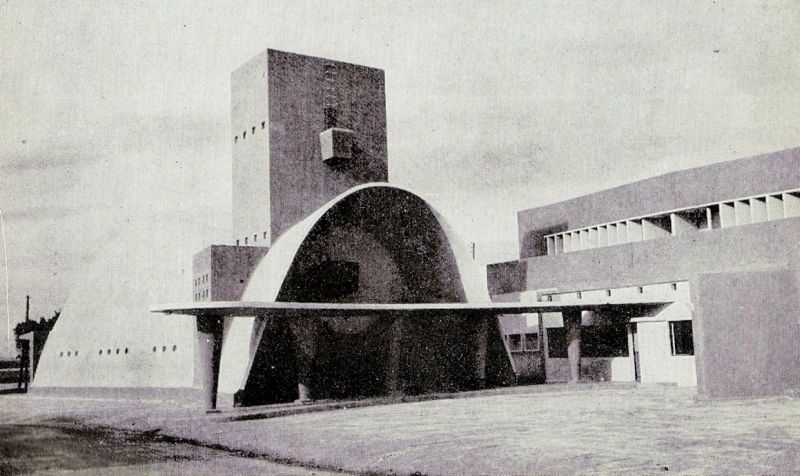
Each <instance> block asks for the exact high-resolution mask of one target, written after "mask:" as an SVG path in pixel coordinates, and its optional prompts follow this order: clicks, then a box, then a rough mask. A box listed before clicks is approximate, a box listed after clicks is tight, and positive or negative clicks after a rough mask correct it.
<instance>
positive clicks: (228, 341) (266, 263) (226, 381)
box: [219, 183, 490, 394]
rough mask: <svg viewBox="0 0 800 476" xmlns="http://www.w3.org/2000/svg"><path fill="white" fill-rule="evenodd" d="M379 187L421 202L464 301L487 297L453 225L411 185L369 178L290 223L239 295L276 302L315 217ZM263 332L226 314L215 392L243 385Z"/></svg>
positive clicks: (249, 319)
mask: <svg viewBox="0 0 800 476" xmlns="http://www.w3.org/2000/svg"><path fill="white" fill-rule="evenodd" d="M382 190H386V191H387V192H392V193H397V192H400V193H402V194H404V195H406V196H407V197H409V198H413V199H415V200H418V201H420V202H421V203H424V204H425V206H426V207H427V209H428V211H429V212H431V214H432V215H433V216H434V217H435V219H436V223H432V225H435V226H438V227H439V228H440V229H441V230H442V231H443V233H444V236H445V238H446V240H447V242H448V243H449V246H450V250H451V252H452V253H453V257H454V259H455V264H456V268H457V271H458V274H459V278H460V281H461V286H462V288H463V292H464V297H465V299H466V301H467V302H470V303H488V302H490V299H489V293H488V290H487V286H486V275H485V273H483V272H482V271H481V269H480V268H479V267H478V266H477V264H476V263H475V261H474V260H473V259H472V257H471V256H470V253H469V251H468V249H467V248H466V246H464V244H463V243H462V242H461V241H460V239H459V238H458V236H457V235H456V233H455V231H454V230H453V228H452V227H451V226H450V225H449V224H448V223H447V222H446V221H445V219H444V218H443V217H442V216H441V215H440V214H439V213H438V212H437V211H436V210H435V209H434V208H433V207H432V206H431V205H430V204H429V203H428V202H427V201H425V200H424V199H422V198H421V197H419V196H418V195H416V194H415V193H413V192H411V191H410V190H407V189H405V188H402V187H397V186H394V185H388V184H386V183H368V184H364V185H360V186H357V187H353V188H351V189H350V190H348V191H346V192H344V193H342V194H341V195H339V196H337V197H336V198H334V199H333V200H331V201H329V202H328V203H326V204H325V205H323V206H322V207H320V208H319V209H318V210H317V211H315V212H314V213H313V214H311V215H309V216H308V217H306V218H305V219H304V220H302V221H300V222H299V223H297V224H295V225H294V226H292V227H291V228H290V229H288V230H287V231H286V232H285V233H284V234H283V235H281V237H280V238H279V239H278V240H277V241H276V242H275V244H274V245H273V246H272V248H270V250H269V252H268V253H267V254H266V256H265V257H264V259H263V260H262V261H261V263H259V265H258V267H257V268H256V270H255V271H254V272H253V274H252V276H251V278H250V281H249V282H248V284H247V289H246V290H245V292H244V294H243V296H242V301H265V302H275V301H276V300H277V299H278V295H279V293H280V291H281V287H282V286H283V283H284V281H285V279H286V277H287V275H288V273H289V270H290V268H291V266H292V264H293V262H294V260H295V258H296V257H297V254H298V251H299V250H300V247H301V246H302V245H303V244H304V243H305V242H306V240H307V239H308V238H309V235H310V234H311V233H312V231H313V230H314V227H315V226H316V225H317V224H318V223H319V221H320V220H321V219H322V218H323V217H324V216H325V215H326V214H328V213H330V212H331V211H333V210H334V209H335V208H336V207H339V206H342V205H343V204H344V203H345V202H347V201H348V200H349V199H353V198H355V197H356V196H358V195H359V194H363V193H364V192H365V191H370V192H374V191H378V192H380V191H382ZM398 226H402V224H401V223H398ZM262 332H263V327H262V326H259V325H257V322H256V319H255V318H253V317H240V318H235V319H228V320H227V322H226V326H225V334H224V337H223V344H222V358H221V362H220V379H219V393H221V394H233V393H235V392H237V391H238V390H240V389H243V388H244V386H245V384H246V381H247V376H248V374H249V370H250V366H251V365H252V362H253V358H254V356H255V353H256V350H257V347H258V343H259V341H260V339H261V333H262Z"/></svg>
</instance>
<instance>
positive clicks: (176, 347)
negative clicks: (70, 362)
mask: <svg viewBox="0 0 800 476" xmlns="http://www.w3.org/2000/svg"><path fill="white" fill-rule="evenodd" d="M177 350H178V346H177V345H173V346H172V351H173V352H176V351H177ZM157 351H158V346H155V345H154V346H153V352H157ZM166 351H167V346H165V345H164V346H161V352H166ZM115 353H116V354H119V349H116V352H115ZM123 353H124V354H127V353H128V348H127V347H125V349H124V350H123ZM97 355H103V349H100V350H99V351H98V352H97ZM106 355H111V349H106ZM72 356H75V357H77V356H78V351H77V350H76V351H74V352H73V351H71V350H68V351H67V357H72ZM59 357H64V352H63V351H62V352H61V353H60V354H59Z"/></svg>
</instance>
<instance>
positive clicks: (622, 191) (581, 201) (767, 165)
mask: <svg viewBox="0 0 800 476" xmlns="http://www.w3.org/2000/svg"><path fill="white" fill-rule="evenodd" d="M777 171H780V173H776V172H777ZM799 186H800V148H795V149H787V150H783V151H779V152H773V153H770V154H765V155H761V156H757V157H751V158H746V159H739V160H733V161H727V162H720V163H717V164H712V165H708V166H705V167H698V168H693V169H688V170H681V171H678V172H673V173H669V174H665V175H660V176H657V177H653V178H649V179H646V180H642V181H639V182H634V183H630V184H626V185H623V186H620V187H615V188H611V189H608V190H603V191H601V192H597V193H593V194H590V195H585V196H582V197H577V198H573V199H571V200H567V201H564V202H559V203H555V204H552V205H547V206H543V207H538V208H532V209H529V210H522V211H520V212H518V214H517V221H518V231H519V243H520V257H521V258H528V257H531V256H537V255H541V254H544V253H545V252H546V248H545V245H544V242H543V238H542V237H543V236H544V235H546V234H549V233H556V232H559V231H565V230H571V229H575V228H582V227H586V226H592V225H599V224H602V223H606V222H611V221H615V220H621V219H626V218H632V217H636V216H641V215H646V214H650V213H656V212H660V211H667V210H672V209H679V208H687V207H692V206H697V205H702V204H705V203H711V202H717V201H723V200H728V199H734V198H740V197H747V196H751V195H761V194H767V193H773V192H778V191H783V190H789V189H796V188H798V187H799Z"/></svg>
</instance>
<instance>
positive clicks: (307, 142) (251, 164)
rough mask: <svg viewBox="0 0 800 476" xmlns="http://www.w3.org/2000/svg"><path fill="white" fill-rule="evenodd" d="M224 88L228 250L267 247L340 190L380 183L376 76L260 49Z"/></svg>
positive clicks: (379, 82)
mask: <svg viewBox="0 0 800 476" xmlns="http://www.w3.org/2000/svg"><path fill="white" fill-rule="evenodd" d="M231 83H232V91H231V100H232V124H233V131H232V133H231V139H232V140H231V142H232V147H233V153H232V156H233V229H234V240H235V241H236V243H237V244H239V245H248V246H251V245H254V246H270V245H271V244H272V242H274V241H275V240H276V239H277V238H278V236H280V235H281V234H282V233H283V232H284V231H285V230H286V229H288V228H289V227H291V226H292V225H294V224H295V223H297V222H299V221H300V220H302V219H303V218H305V217H306V216H308V215H310V214H311V213H313V212H314V211H315V210H317V209H318V208H319V207H320V206H322V205H323V204H325V203H326V202H328V201H329V200H331V199H332V198H334V197H336V196H337V195H339V194H341V193H342V192H344V191H346V190H349V189H350V188H352V187H354V186H356V185H360V184H363V183H368V182H385V181H387V180H388V175H389V174H388V164H387V156H386V99H385V93H384V74H383V71H382V70H380V69H376V68H370V67H367V66H359V65H354V64H349V63H342V62H339V61H332V60H328V59H324V58H314V57H310V56H303V55H297V54H293V53H286V52H283V51H276V50H267V51H265V52H263V53H261V54H259V55H258V56H256V57H255V58H253V59H252V60H250V61H249V62H247V63H246V64H245V65H244V66H242V67H241V68H239V69H238V70H236V71H235V72H234V73H233V75H232V78H231Z"/></svg>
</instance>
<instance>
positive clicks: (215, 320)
mask: <svg viewBox="0 0 800 476" xmlns="http://www.w3.org/2000/svg"><path fill="white" fill-rule="evenodd" d="M224 327H225V326H224V325H223V318H221V317H202V316H198V317H197V330H198V332H201V333H203V334H207V335H208V338H210V339H211V355H210V357H211V358H210V359H209V360H208V363H207V364H206V372H207V378H206V379H205V397H204V400H205V406H206V409H207V410H215V409H216V408H217V387H218V386H219V363H220V360H221V356H222V333H223V329H224Z"/></svg>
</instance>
